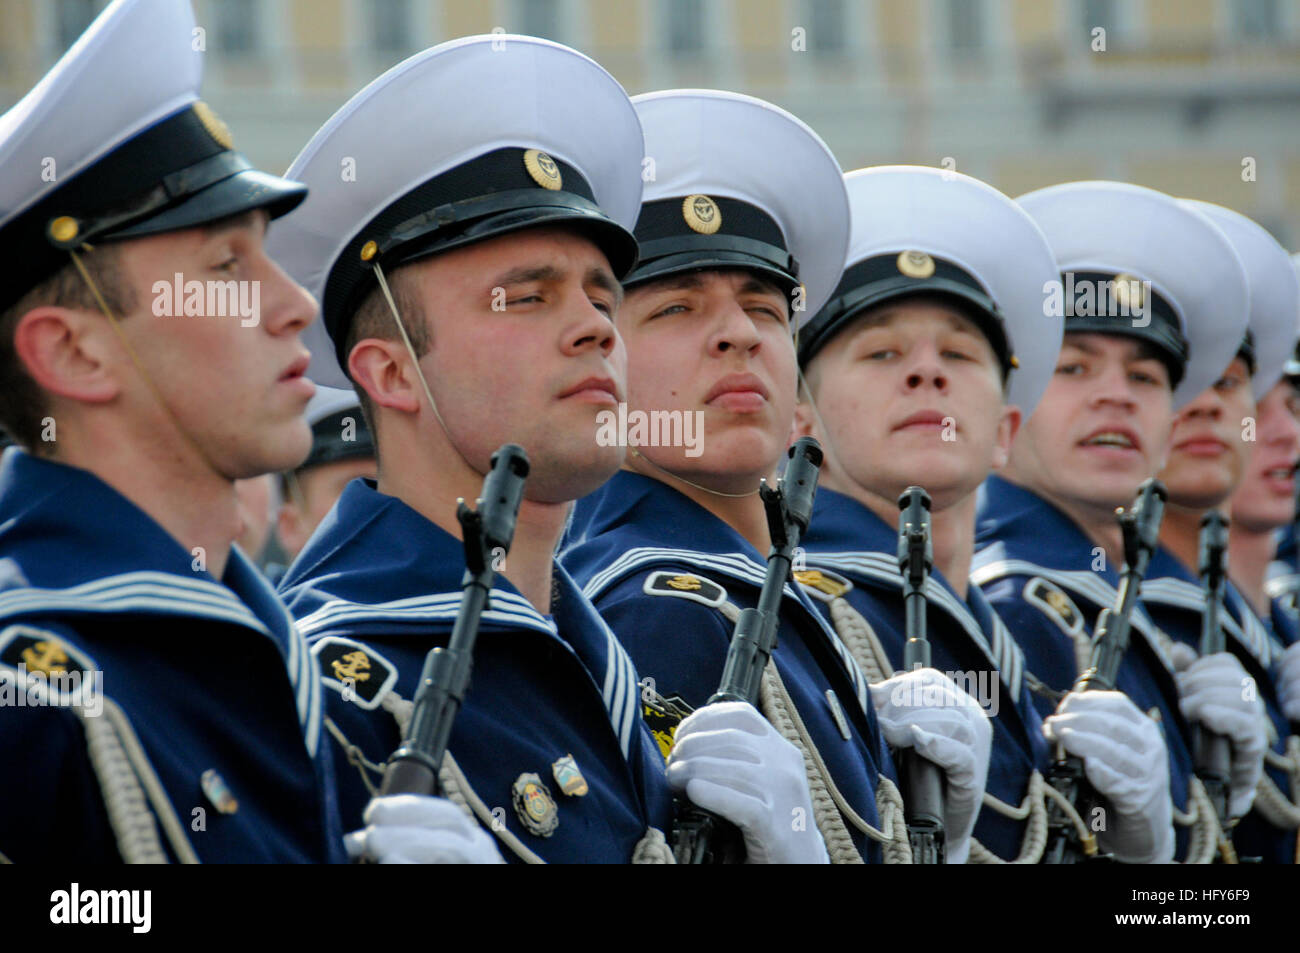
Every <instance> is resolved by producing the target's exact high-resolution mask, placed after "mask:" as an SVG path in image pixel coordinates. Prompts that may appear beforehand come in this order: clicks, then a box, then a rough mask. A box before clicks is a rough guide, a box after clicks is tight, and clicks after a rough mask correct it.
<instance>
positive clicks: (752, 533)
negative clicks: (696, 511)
mask: <svg viewBox="0 0 1300 953" xmlns="http://www.w3.org/2000/svg"><path fill="white" fill-rule="evenodd" d="M625 469H628V470H631V471H632V472H633V473H639V474H641V475H642V476H646V477H650V478H651V479H652V480H658V481H659V482H660V483H663V484H664V485H666V486H670V487H672V488H673V489H674V490H676V491H677V492H679V493H681V494H682V495H683V496H685V497H687V498H688V499H690V500H692V501H693V502H695V503H698V504H699V505H700V506H702V507H704V508H705V509H706V510H708V511H709V512H710V513H712V514H713V515H714V516H716V517H717V518H718V519H720V520H722V521H723V522H724V523H726V524H727V525H728V526H730V527H731V528H732V529H734V530H735V531H736V532H737V533H739V534H740V535H741V536H743V537H745V539H746V540H748V541H749V543H750V545H752V546H753V547H754V548H755V549H757V550H758V551H759V552H760V553H761V554H762V555H763V556H764V557H766V556H767V552H768V550H769V549H771V548H772V536H771V534H770V533H769V532H768V529H767V511H766V510H765V509H764V508H763V499H762V497H760V496H759V495H758V486H759V480H761V479H763V476H761V475H759V474H755V475H754V476H753V480H752V483H753V487H754V492H753V493H747V494H745V495H744V496H730V495H723V494H722V493H718V492H713V491H711V490H707V489H702V487H703V486H704V484H703V483H701V482H700V481H699V480H692V481H691V482H689V483H688V482H686V481H685V480H684V479H682V478H680V477H676V476H674V475H673V474H671V473H668V472H667V471H665V470H660V469H659V468H657V467H654V466H652V465H649V464H647V463H644V462H642V460H641V459H639V458H635V457H634V458H630V459H629V463H628V465H627V466H626V467H625ZM775 469H776V465H775V464H773V470H775ZM767 479H768V481H769V482H772V477H771V476H770V475H767ZM739 482H741V483H745V482H749V481H744V480H742V481H739ZM693 484H698V485H693Z"/></svg>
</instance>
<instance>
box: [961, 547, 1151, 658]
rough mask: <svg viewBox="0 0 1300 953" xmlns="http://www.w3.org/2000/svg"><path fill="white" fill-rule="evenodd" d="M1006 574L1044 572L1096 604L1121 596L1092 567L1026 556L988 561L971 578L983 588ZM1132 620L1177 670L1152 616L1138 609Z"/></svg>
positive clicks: (1042, 573) (1056, 581)
mask: <svg viewBox="0 0 1300 953" xmlns="http://www.w3.org/2000/svg"><path fill="white" fill-rule="evenodd" d="M1003 576H1031V577H1032V576H1042V577H1043V578H1044V579H1046V580H1048V581H1050V582H1054V583H1056V584H1057V585H1058V586H1060V587H1061V588H1062V589H1068V590H1070V591H1071V592H1074V593H1075V594H1076V595H1079V596H1082V597H1083V598H1085V599H1087V600H1088V601H1089V602H1091V603H1093V604H1094V605H1098V606H1103V607H1110V606H1113V605H1115V600H1116V599H1117V598H1118V597H1119V593H1118V592H1117V591H1116V590H1115V588H1114V587H1113V586H1111V584H1110V583H1108V582H1107V581H1106V580H1104V579H1102V578H1101V577H1100V576H1098V575H1097V574H1096V573H1094V572H1091V571H1088V570H1069V569H1048V568H1046V567H1045V566H1039V565H1038V564H1036V563H1031V562H1029V561H1028V560H1024V559H999V560H991V561H986V562H985V563H984V564H983V565H981V566H979V567H978V568H976V569H974V570H973V571H972V572H971V574H970V578H971V581H972V582H973V583H975V584H976V585H977V586H979V587H980V588H983V587H984V586H986V585H988V584H989V583H991V582H995V581H997V580H998V579H1001V578H1002V577H1003ZM1144 585H1145V584H1144ZM1140 607H1141V595H1140V594H1139V598H1138V606H1135V609H1140ZM1085 618H1086V616H1085ZM1129 622H1130V625H1131V626H1132V628H1134V629H1136V630H1137V631H1138V632H1140V633H1141V634H1142V637H1143V638H1145V639H1146V640H1147V645H1148V646H1149V647H1150V648H1151V651H1152V652H1154V653H1155V655H1156V658H1158V659H1160V662H1161V664H1163V665H1164V666H1165V668H1166V669H1168V670H1169V672H1170V673H1172V672H1173V671H1174V663H1173V660H1172V659H1171V658H1170V657H1169V653H1168V652H1166V651H1165V647H1164V646H1163V645H1161V644H1160V633H1159V631H1158V630H1157V629H1156V627H1155V625H1154V624H1152V622H1151V620H1150V619H1148V618H1147V617H1146V615H1145V613H1143V612H1141V611H1135V612H1134V613H1133V615H1132V617H1131V618H1130V620H1129ZM1095 624H1096V619H1093V620H1091V621H1090V622H1089V625H1088V631H1089V632H1090V633H1091V632H1092V627H1093V625H1095Z"/></svg>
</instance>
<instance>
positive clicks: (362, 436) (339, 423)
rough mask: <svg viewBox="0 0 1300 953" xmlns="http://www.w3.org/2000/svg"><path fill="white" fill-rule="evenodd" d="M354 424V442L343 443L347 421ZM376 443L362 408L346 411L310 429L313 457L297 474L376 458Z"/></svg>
mask: <svg viewBox="0 0 1300 953" xmlns="http://www.w3.org/2000/svg"><path fill="white" fill-rule="evenodd" d="M349 419H350V420H351V421H352V427H353V430H352V438H353V439H351V440H345V439H344V436H343V434H344V428H345V427H346V426H347V423H346V422H347V421H348V420H349ZM374 455H375V441H374V438H373V437H372V436H371V434H370V428H369V427H367V426H366V419H365V417H364V416H363V415H362V413H361V407H360V406H359V405H358V406H356V407H345V408H343V409H342V410H339V411H335V412H334V413H332V414H329V415H328V416H325V417H322V418H321V419H320V420H318V421H316V423H314V424H313V425H312V428H311V453H310V454H308V456H307V459H306V460H304V461H303V462H302V464H301V465H300V466H299V467H298V468H297V472H298V473H301V472H302V471H303V470H309V469H311V468H312V467H318V466H321V465H323V464H326V463H337V462H338V461H340V460H351V459H354V458H358V457H373V456H374Z"/></svg>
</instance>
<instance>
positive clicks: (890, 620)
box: [801, 488, 1050, 860]
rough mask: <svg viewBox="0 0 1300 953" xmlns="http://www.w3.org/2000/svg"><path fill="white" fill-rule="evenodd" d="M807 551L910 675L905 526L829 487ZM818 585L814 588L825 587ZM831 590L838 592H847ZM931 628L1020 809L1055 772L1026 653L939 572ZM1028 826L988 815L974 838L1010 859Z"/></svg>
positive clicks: (937, 650) (932, 592)
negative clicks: (985, 725) (1040, 778)
mask: <svg viewBox="0 0 1300 953" xmlns="http://www.w3.org/2000/svg"><path fill="white" fill-rule="evenodd" d="M804 547H805V549H806V550H807V551H808V556H807V564H808V567H809V568H810V569H817V570H820V571H823V572H831V573H835V574H837V575H839V576H841V577H843V578H844V579H845V581H846V582H847V583H848V584H850V585H851V586H852V588H850V589H848V590H847V591H846V592H843V594H842V596H843V598H844V599H845V600H846V601H847V602H848V603H849V604H850V605H851V606H852V607H853V608H854V609H856V610H857V611H858V612H859V613H861V615H862V616H863V618H865V619H866V621H867V622H868V623H869V624H870V625H871V628H872V629H873V630H874V631H875V634H876V637H877V638H878V639H879V640H880V643H881V646H882V647H883V648H884V649H885V651H886V653H887V655H888V657H889V659H888V664H889V667H890V668H892V669H893V670H894V671H898V670H901V669H902V666H903V647H904V644H905V643H906V641H907V632H906V628H907V626H906V610H905V607H904V604H903V595H902V587H903V577H902V576H901V575H900V573H899V571H898V559H897V555H896V553H897V548H898V531H897V529H896V528H895V527H891V526H888V525H886V523H885V522H884V521H883V520H881V519H880V517H878V516H877V515H876V514H875V513H873V512H872V511H871V510H869V509H868V508H867V507H865V506H863V505H862V504H861V503H858V502H857V501H856V500H854V499H852V498H850V497H848V496H845V495H843V494H840V493H836V492H834V491H833V490H827V489H825V488H823V489H820V490H818V491H817V501H816V506H815V508H814V510H813V518H812V525H811V526H810V527H809V529H808V533H807V535H806V536H805V537H804ZM801 575H802V574H801ZM804 578H806V577H804ZM811 588H812V589H814V590H815V589H816V584H814V585H813V586H812V587H811ZM826 588H827V589H830V590H831V592H836V591H837V588H838V587H834V586H828V587H826ZM810 594H811V595H813V596H814V598H815V599H819V600H821V608H822V610H823V611H824V612H825V613H826V615H827V617H828V618H830V601H831V600H830V599H828V598H824V597H826V596H828V595H830V594H831V593H828V592H825V591H823V592H816V591H812V592H810ZM926 630H927V637H928V638H929V641H930V651H931V662H932V664H933V666H934V667H935V668H937V669H939V670H940V671H942V672H947V673H948V674H949V675H950V676H952V677H954V679H955V680H957V681H958V683H959V684H960V685H962V687H963V688H965V689H966V690H967V691H968V692H969V693H970V694H971V695H973V696H974V697H975V698H976V700H977V701H979V702H980V704H981V706H982V707H983V708H984V710H985V712H986V713H987V714H988V715H989V717H990V719H991V721H992V725H993V742H992V748H991V753H990V759H989V773H988V782H987V786H986V788H985V790H986V791H987V792H988V793H989V794H991V795H993V796H994V797H996V798H998V799H1000V800H1002V801H1005V802H1007V803H1008V804H1011V805H1012V806H1019V805H1020V803H1021V802H1022V801H1023V800H1024V797H1025V794H1026V792H1027V790H1028V785H1029V777H1030V775H1031V774H1032V773H1033V771H1034V770H1035V769H1038V770H1039V771H1040V772H1042V773H1044V774H1046V771H1047V768H1048V766H1049V761H1050V748H1049V745H1048V743H1047V739H1046V738H1044V737H1043V730H1042V725H1043V722H1042V718H1041V716H1040V715H1039V714H1038V711H1037V710H1036V709H1035V708H1034V705H1033V702H1032V700H1031V699H1030V694H1029V687H1028V685H1027V684H1026V681H1025V679H1024V678H1023V672H1024V658H1023V655H1022V654H1021V651H1020V648H1019V646H1017V645H1016V643H1015V640H1014V639H1012V638H1011V636H1010V634H1009V633H1008V632H1007V630H1006V627H1005V626H1004V625H1003V624H1002V621H1001V620H1000V619H999V618H998V617H997V615H996V614H995V613H994V611H993V609H992V607H991V606H990V605H989V604H988V601H987V600H986V599H985V598H984V596H983V593H982V592H981V591H980V590H979V588H978V587H976V586H974V585H972V586H971V587H970V588H969V590H968V597H967V599H966V600H963V599H961V598H960V597H959V596H958V595H957V593H956V592H955V591H953V589H952V587H951V586H950V585H949V584H948V581H947V580H946V579H944V578H943V575H942V574H941V573H939V572H938V571H934V572H931V574H930V581H929V583H928V584H927V586H926ZM885 674H886V675H888V674H890V673H889V672H888V671H886V672H885ZM1024 829H1025V822H1024V821H1016V820H1012V819H1010V818H1007V817H1003V816H1002V815H1001V814H998V813H997V812H995V811H993V810H990V809H987V808H986V809H984V810H983V811H981V812H980V815H979V820H978V822H977V823H976V825H975V837H976V839H977V840H979V842H980V843H981V844H983V845H984V846H985V847H986V848H988V849H989V850H991V851H992V852H993V853H994V854H996V855H997V856H999V857H1001V858H1003V859H1004V860H1011V859H1014V858H1015V857H1016V856H1017V854H1018V853H1019V852H1020V844H1021V840H1022V839H1023V837H1024Z"/></svg>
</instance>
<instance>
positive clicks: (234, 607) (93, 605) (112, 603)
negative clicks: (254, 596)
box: [0, 571, 321, 758]
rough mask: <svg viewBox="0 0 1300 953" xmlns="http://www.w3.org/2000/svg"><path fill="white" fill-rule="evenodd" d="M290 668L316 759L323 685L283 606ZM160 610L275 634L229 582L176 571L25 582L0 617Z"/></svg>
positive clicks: (0, 601)
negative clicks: (58, 584)
mask: <svg viewBox="0 0 1300 953" xmlns="http://www.w3.org/2000/svg"><path fill="white" fill-rule="evenodd" d="M279 608H280V611H281V612H283V613H284V622H285V631H286V632H287V633H288V636H287V637H288V645H287V646H286V651H287V655H288V658H287V659H286V662H285V664H286V670H287V675H288V677H289V682H290V685H291V687H292V689H293V693H294V707H295V709H296V711H297V714H298V720H299V723H300V724H301V726H302V729H303V740H304V742H305V743H306V746H307V751H308V753H309V754H310V755H311V756H312V757H313V758H314V757H315V756H316V749H317V747H318V743H319V735H320V720H321V719H320V685H319V678H318V677H317V676H316V671H315V669H314V668H313V667H312V666H311V665H310V660H309V659H308V656H307V650H306V645H305V643H304V641H303V637H302V633H301V632H300V631H299V629H298V627H297V626H296V625H294V622H293V618H292V617H291V616H290V615H289V613H288V610H286V609H285V608H284V606H283V605H279ZM51 611H52V612H78V613H79V612H90V613H130V612H142V613H157V614H166V615H179V616H191V617H193V616H200V617H202V618H207V619H215V620H217V621H220V622H233V623H236V624H238V625H243V626H246V627H248V628H250V629H253V630H254V631H256V632H259V633H261V634H262V635H265V636H267V637H268V638H271V639H274V638H275V637H274V636H273V635H272V634H271V631H270V629H268V628H267V626H266V625H265V624H264V623H263V622H262V620H261V619H259V618H258V617H257V616H256V615H254V614H253V612H252V610H251V609H249V608H248V606H247V605H245V604H244V603H243V602H242V601H240V599H239V597H238V596H236V595H235V593H234V592H232V591H231V590H230V589H228V588H227V587H225V586H223V585H220V584H219V583H215V582H208V581H207V580H204V579H187V578H185V577H184V576H178V575H176V574H174V573H165V572H150V571H141V572H129V573H120V574H118V575H116V576H104V577H103V578H100V579H95V580H92V581H91V582H86V583H82V584H80V585H77V586H69V587H67V588H64V589H38V588H35V587H23V588H19V589H9V590H6V591H4V592H0V621H3V620H4V619H8V618H12V617H16V616H17V617H22V616H29V615H32V614H34V613H42V612H51Z"/></svg>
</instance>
